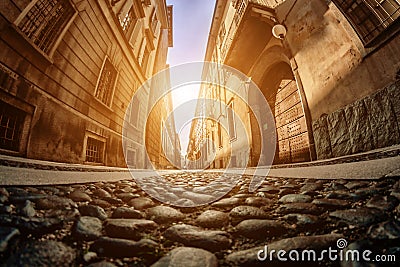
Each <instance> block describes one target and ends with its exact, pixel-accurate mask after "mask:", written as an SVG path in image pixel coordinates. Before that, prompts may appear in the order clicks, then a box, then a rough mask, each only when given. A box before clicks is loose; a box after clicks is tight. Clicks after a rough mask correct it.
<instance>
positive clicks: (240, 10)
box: [234, 0, 247, 25]
mask: <svg viewBox="0 0 400 267" xmlns="http://www.w3.org/2000/svg"><path fill="white" fill-rule="evenodd" d="M246 5H247V1H246V0H239V1H237V3H236V5H235V8H236V15H235V17H234V20H235V23H236V25H239V22H240V20H241V19H242V16H243V14H244V11H245V10H246Z"/></svg>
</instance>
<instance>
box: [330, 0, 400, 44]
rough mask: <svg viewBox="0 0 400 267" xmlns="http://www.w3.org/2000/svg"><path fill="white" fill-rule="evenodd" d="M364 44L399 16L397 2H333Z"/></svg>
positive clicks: (346, 0)
mask: <svg viewBox="0 0 400 267" xmlns="http://www.w3.org/2000/svg"><path fill="white" fill-rule="evenodd" d="M334 2H335V3H336V5H337V6H338V7H339V9H341V11H342V12H343V13H344V14H345V15H346V17H347V18H348V19H349V21H350V23H351V24H352V26H353V27H354V29H355V30H356V32H357V33H358V35H359V36H360V38H361V40H362V41H363V42H364V44H367V43H369V42H371V41H372V40H373V39H375V38H376V37H377V36H378V35H379V34H380V33H381V32H383V31H384V30H385V29H386V28H388V27H389V26H390V25H392V24H393V23H394V21H395V20H396V19H398V18H399V16H400V2H399V1H398V0H334Z"/></svg>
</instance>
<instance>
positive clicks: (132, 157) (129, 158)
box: [126, 150, 136, 168]
mask: <svg viewBox="0 0 400 267" xmlns="http://www.w3.org/2000/svg"><path fill="white" fill-rule="evenodd" d="M126 164H128V166H129V167H134V168H135V167H136V151H135V150H128V151H127V152H126Z"/></svg>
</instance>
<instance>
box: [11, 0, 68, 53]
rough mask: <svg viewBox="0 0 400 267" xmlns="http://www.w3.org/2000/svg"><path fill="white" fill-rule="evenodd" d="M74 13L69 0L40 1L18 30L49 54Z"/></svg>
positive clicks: (29, 12)
mask: <svg viewBox="0 0 400 267" xmlns="http://www.w3.org/2000/svg"><path fill="white" fill-rule="evenodd" d="M74 13H75V9H74V8H73V6H72V5H71V3H70V2H69V0H38V1H37V2H36V4H35V5H34V6H33V7H32V8H31V9H30V10H29V11H28V13H27V14H26V15H25V17H24V18H23V19H22V20H21V22H20V23H19V24H18V28H19V29H20V30H21V31H22V32H23V33H24V34H25V35H26V37H28V38H29V39H31V40H32V41H33V43H34V44H35V45H36V46H37V47H38V48H39V49H40V50H42V51H43V52H45V53H48V52H50V50H51V49H52V47H53V45H54V43H55V42H56V40H57V38H58V37H59V36H60V33H61V32H62V31H63V29H64V28H65V26H66V25H67V23H68V22H69V20H70V19H71V18H72V16H73V15H74Z"/></svg>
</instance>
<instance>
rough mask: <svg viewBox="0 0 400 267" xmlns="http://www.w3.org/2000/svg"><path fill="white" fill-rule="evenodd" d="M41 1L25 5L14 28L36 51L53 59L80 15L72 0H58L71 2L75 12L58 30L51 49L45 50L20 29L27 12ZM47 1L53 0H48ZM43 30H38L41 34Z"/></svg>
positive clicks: (42, 26)
mask: <svg viewBox="0 0 400 267" xmlns="http://www.w3.org/2000/svg"><path fill="white" fill-rule="evenodd" d="M39 1H41V0H32V1H31V2H30V3H29V4H28V5H27V6H26V7H25V9H24V10H22V12H21V14H20V15H19V16H18V17H17V19H16V20H15V21H14V28H15V30H16V31H17V32H18V33H19V34H20V35H21V36H22V37H23V38H24V39H25V40H26V41H27V42H28V43H29V44H30V45H31V46H32V47H34V48H35V50H36V51H38V52H39V53H40V54H42V55H43V56H45V57H46V58H48V60H50V61H51V58H52V57H53V55H54V52H55V51H56V50H57V48H58V46H59V44H60V42H61V40H62V39H63V37H64V35H65V34H66V32H67V31H68V29H69V28H70V26H71V24H72V23H73V21H74V20H75V18H76V16H77V15H78V11H77V8H76V6H75V5H74V3H73V2H72V1H71V0H58V1H64V2H67V3H69V5H70V6H71V7H72V12H73V14H72V15H71V16H70V17H69V18H68V19H67V21H66V22H64V23H63V24H64V27H63V28H61V29H59V30H58V31H57V34H56V37H55V38H54V40H53V41H52V42H51V44H50V45H49V49H48V50H45V49H42V48H40V47H39V46H38V45H37V44H35V42H34V40H33V39H31V38H30V37H29V36H27V35H26V33H24V31H23V30H22V29H20V24H21V22H22V21H23V20H24V18H25V17H26V16H27V14H28V13H29V12H30V11H31V9H32V8H33V7H34V6H35V5H36V4H37V3H38V2H39ZM47 1H53V0H47ZM45 26H46V25H40V26H39V27H38V28H41V30H42V29H43V28H45ZM41 30H39V31H38V33H39V34H40V32H41ZM38 33H35V35H38Z"/></svg>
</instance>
